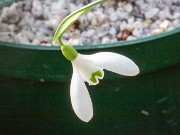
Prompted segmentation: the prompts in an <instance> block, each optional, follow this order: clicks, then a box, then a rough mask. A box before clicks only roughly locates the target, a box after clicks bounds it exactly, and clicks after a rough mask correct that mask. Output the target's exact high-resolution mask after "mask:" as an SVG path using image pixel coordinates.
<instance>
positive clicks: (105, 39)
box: [102, 37, 110, 44]
mask: <svg viewBox="0 0 180 135" xmlns="http://www.w3.org/2000/svg"><path fill="white" fill-rule="evenodd" d="M109 42H110V39H109V38H108V37H103V38H102V44H105V43H109Z"/></svg>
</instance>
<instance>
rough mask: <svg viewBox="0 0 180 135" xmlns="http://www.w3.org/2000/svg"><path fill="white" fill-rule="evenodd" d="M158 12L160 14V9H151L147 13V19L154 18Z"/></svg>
mask: <svg viewBox="0 0 180 135" xmlns="http://www.w3.org/2000/svg"><path fill="white" fill-rule="evenodd" d="M158 12H159V9H158V8H153V9H150V10H149V11H147V12H146V13H145V17H146V18H153V17H154V16H155V15H156V14H157V13H158Z"/></svg>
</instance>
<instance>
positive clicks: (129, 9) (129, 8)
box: [123, 3, 133, 13]
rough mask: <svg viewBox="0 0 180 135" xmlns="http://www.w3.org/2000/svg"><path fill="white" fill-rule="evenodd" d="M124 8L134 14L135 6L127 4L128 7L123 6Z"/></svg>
mask: <svg viewBox="0 0 180 135" xmlns="http://www.w3.org/2000/svg"><path fill="white" fill-rule="evenodd" d="M123 7H124V10H125V11H126V12H128V13H130V12H132V10H133V6H132V4H131V3H127V4H126V5H124V6H123Z"/></svg>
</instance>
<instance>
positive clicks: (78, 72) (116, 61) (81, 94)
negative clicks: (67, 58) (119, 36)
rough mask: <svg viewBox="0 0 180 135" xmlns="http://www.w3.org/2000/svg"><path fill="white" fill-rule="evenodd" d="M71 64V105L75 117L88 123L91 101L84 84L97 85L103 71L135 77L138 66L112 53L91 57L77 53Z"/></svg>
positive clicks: (91, 115)
mask: <svg viewBox="0 0 180 135" xmlns="http://www.w3.org/2000/svg"><path fill="white" fill-rule="evenodd" d="M71 62H72V66H73V75H72V79H71V86H70V96H71V103H72V107H73V109H74V111H75V113H76V115H77V116H78V117H79V118H80V119H81V120H82V121H84V122H88V121H89V120H90V119H91V118H92V117H93V107H92V101H91V98H90V95H89V92H88V90H87V88H86V85H85V83H84V82H88V83H89V84H90V85H96V84H98V83H99V80H98V79H102V78H103V77H104V71H103V69H106V70H109V71H112V72H115V73H117V74H121V75H125V76H135V75H137V74H138V73H139V68H138V66H137V65H136V64H135V63H134V62H133V61H132V60H130V59H129V58H127V57H125V56H123V55H120V54H117V53H112V52H101V53H96V54H92V55H82V54H79V53H78V54H77V57H76V58H75V59H74V60H71Z"/></svg>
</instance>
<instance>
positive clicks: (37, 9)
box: [31, 0, 43, 17]
mask: <svg viewBox="0 0 180 135" xmlns="http://www.w3.org/2000/svg"><path fill="white" fill-rule="evenodd" d="M31 12H32V14H33V15H34V16H35V17H40V16H42V15H43V8H42V4H41V2H40V1H39V0H34V1H33V3H32V10H31Z"/></svg>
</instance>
